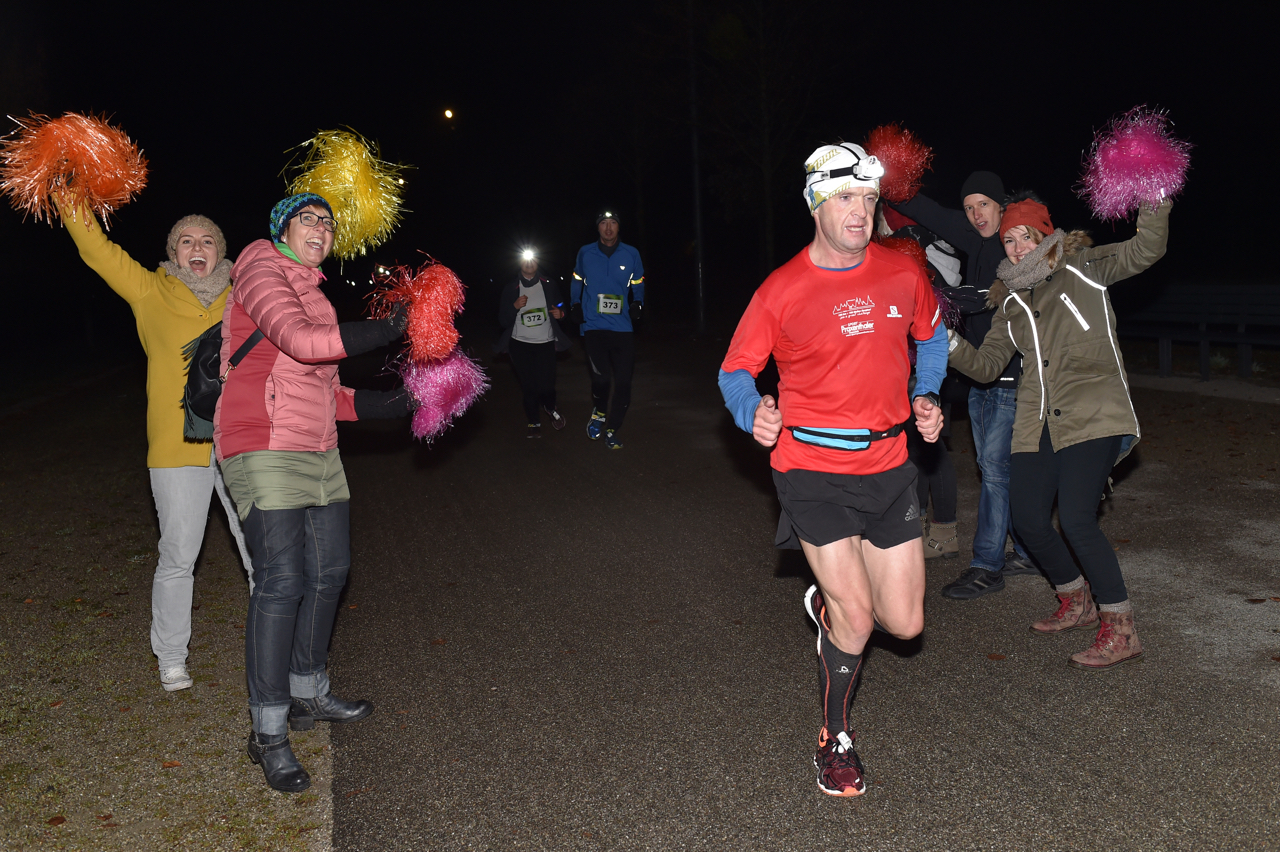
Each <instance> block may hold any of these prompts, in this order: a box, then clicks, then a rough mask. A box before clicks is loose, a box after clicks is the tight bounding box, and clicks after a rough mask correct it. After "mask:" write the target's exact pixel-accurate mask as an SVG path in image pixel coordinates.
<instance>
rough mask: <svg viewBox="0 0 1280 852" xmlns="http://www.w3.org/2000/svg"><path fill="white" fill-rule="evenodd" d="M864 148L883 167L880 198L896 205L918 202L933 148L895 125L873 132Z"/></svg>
mask: <svg viewBox="0 0 1280 852" xmlns="http://www.w3.org/2000/svg"><path fill="white" fill-rule="evenodd" d="M863 147H864V148H866V149H867V153H868V154H870V155H871V156H873V157H875V158H876V159H877V160H879V161H880V164H881V165H882V166H884V177H882V178H880V194H881V195H883V196H884V197H885V198H887V199H889V200H890V201H897V202H902V201H910V200H911V199H912V198H915V195H916V193H917V192H919V191H920V181H921V179H922V178H923V177H924V172H925V169H928V168H930V165H929V164H930V163H931V162H933V149H932V148H930V147H928V146H927V145H925V144H924V143H923V142H921V141H920V140H919V139H917V138H916V136H915V134H914V133H912V132H911V131H910V130H903V129H902V128H900V127H898V125H896V124H884V125H881V126H880V127H877V128H876V129H875V130H872V131H871V133H870V134H868V136H867V144H866V145H864V146H863Z"/></svg>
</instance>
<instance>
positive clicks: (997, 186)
mask: <svg viewBox="0 0 1280 852" xmlns="http://www.w3.org/2000/svg"><path fill="white" fill-rule="evenodd" d="M975 192H976V193H978V194H980V195H985V196H986V197H987V198H990V199H991V200H992V201H994V202H995V203H996V204H999V205H1000V206H1001V207H1003V206H1004V198H1005V196H1004V181H1002V180H1000V175H998V174H996V173H995V172H974V173H973V174H971V175H969V177H967V178H965V181H964V185H963V186H961V187H960V205H961V206H964V200H965V199H966V198H968V197H969V196H970V195H973V194H974V193H975Z"/></svg>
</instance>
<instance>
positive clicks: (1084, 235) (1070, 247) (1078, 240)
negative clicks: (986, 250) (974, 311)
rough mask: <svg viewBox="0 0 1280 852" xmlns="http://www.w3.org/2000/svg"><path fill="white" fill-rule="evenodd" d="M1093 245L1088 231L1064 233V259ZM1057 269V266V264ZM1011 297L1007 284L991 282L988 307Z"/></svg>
mask: <svg viewBox="0 0 1280 852" xmlns="http://www.w3.org/2000/svg"><path fill="white" fill-rule="evenodd" d="M1092 245H1093V237H1091V236H1089V233H1088V232H1087V231H1064V232H1063V236H1062V258H1061V259H1060V260H1059V262H1061V260H1065V259H1066V258H1069V257H1073V256H1075V255H1077V254H1079V253H1080V252H1082V251H1084V250H1085V249H1087V248H1089V247H1090V246H1092ZM1055 268H1056V264H1055ZM1008 296H1009V288H1008V287H1007V286H1005V283H1004V282H1003V281H1001V280H1000V279H999V278H997V279H996V280H995V281H993V282H991V289H990V290H988V291H987V307H988V308H998V307H1000V305H1002V304H1004V300H1005V299H1006V298H1008Z"/></svg>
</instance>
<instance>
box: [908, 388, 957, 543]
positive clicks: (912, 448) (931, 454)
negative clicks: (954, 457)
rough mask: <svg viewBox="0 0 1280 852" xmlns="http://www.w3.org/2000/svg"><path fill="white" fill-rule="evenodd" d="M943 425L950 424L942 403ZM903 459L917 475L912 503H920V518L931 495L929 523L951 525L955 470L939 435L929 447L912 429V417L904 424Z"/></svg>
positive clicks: (948, 410) (948, 406) (948, 405)
mask: <svg viewBox="0 0 1280 852" xmlns="http://www.w3.org/2000/svg"><path fill="white" fill-rule="evenodd" d="M942 418H943V422H944V423H950V422H951V403H949V402H944V403H942ZM906 432H907V458H909V459H911V461H912V463H913V464H914V465H915V466H916V470H917V471H919V473H920V478H919V479H918V480H917V481H916V499H917V500H919V501H920V514H921V515H923V514H925V513H926V512H928V511H929V495H930V494H932V495H933V520H934V521H935V522H936V523H939V524H949V523H953V522H954V521H955V519H956V467H955V465H954V464H952V462H951V453H950V452H949V451H948V450H947V445H946V443H945V440H944V438H943V437H942V436H941V435H939V436H938V440H937V441H936V442H934V443H932V444H930V443H929V442H928V441H926V440H925V439H924V436H922V435H921V434H920V430H919V429H917V428H916V419H915V417H912V418H911V421H910V422H909V423H907V429H906Z"/></svg>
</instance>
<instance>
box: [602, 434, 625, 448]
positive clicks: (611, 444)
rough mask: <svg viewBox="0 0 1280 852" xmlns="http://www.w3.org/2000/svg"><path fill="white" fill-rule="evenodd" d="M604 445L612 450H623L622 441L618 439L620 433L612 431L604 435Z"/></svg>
mask: <svg viewBox="0 0 1280 852" xmlns="http://www.w3.org/2000/svg"><path fill="white" fill-rule="evenodd" d="M604 445H605V446H606V447H608V448H609V449H611V450H620V449H622V439H621V438H619V437H618V433H617V432H616V431H615V430H613V429H610V430H608V431H607V432H605V433H604Z"/></svg>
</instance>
